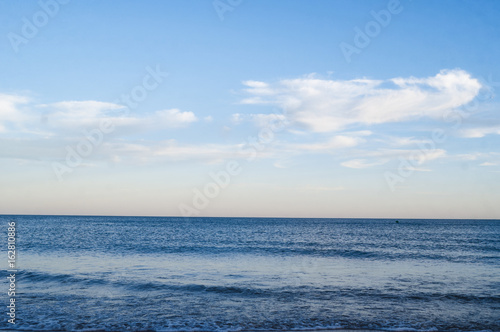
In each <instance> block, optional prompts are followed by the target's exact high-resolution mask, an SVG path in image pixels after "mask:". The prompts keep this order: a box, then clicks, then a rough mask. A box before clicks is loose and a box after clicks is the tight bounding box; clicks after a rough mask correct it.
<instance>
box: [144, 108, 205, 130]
mask: <svg viewBox="0 0 500 332" xmlns="http://www.w3.org/2000/svg"><path fill="white" fill-rule="evenodd" d="M151 120H152V121H153V122H156V121H157V120H158V121H159V122H158V123H159V124H160V125H161V126H165V127H167V128H168V127H184V126H186V125H188V124H190V123H192V122H195V121H197V120H198V119H197V118H196V116H195V115H194V113H193V112H181V111H179V110H178V109H176V108H174V109H170V110H164V111H157V112H155V113H154V115H153V116H152V117H151Z"/></svg>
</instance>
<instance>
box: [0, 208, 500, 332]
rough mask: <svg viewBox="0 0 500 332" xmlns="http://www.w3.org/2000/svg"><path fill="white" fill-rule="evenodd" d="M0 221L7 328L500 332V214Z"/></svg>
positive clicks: (3, 218)
mask: <svg viewBox="0 0 500 332" xmlns="http://www.w3.org/2000/svg"><path fill="white" fill-rule="evenodd" d="M0 221H1V223H0V224H1V225H3V226H2V227H4V231H3V234H4V236H3V239H4V245H2V246H3V247H4V252H6V251H7V229H8V222H11V221H15V227H16V261H15V264H16V266H15V267H16V272H15V288H16V291H15V305H16V307H15V324H12V323H9V321H8V320H9V319H10V318H9V315H8V313H9V308H7V305H8V304H9V301H10V297H9V296H7V293H8V288H9V279H7V278H5V277H3V278H2V279H4V282H3V283H2V285H3V290H2V291H1V293H2V294H4V295H5V296H3V295H2V297H1V298H2V301H3V305H2V307H3V309H2V310H1V311H3V312H2V313H1V314H2V316H3V318H2V322H1V326H0V329H3V330H27V331H54V330H57V331H95V330H98V331H285V330H286V331H290V330H298V331H300V330H325V329H330V330H331V329H375V330H387V331H500V221H499V220H442V219H440V220H423V219H411V220H410V219H399V220H397V221H396V220H395V219H306V218H201V217H200V218H182V217H178V218H176V217H99V216H21V215H17V216H8V215H3V216H0ZM7 261H8V259H7V254H4V255H3V259H2V262H1V266H3V268H2V269H3V272H4V273H3V275H4V276H9V275H10V274H9V272H8V271H7V270H8V269H9V267H8V266H7Z"/></svg>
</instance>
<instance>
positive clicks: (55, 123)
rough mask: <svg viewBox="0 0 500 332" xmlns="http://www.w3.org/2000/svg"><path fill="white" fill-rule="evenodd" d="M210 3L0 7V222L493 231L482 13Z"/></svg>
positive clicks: (499, 137)
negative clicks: (109, 220)
mask: <svg viewBox="0 0 500 332" xmlns="http://www.w3.org/2000/svg"><path fill="white" fill-rule="evenodd" d="M221 1H222V0H221ZM222 3H224V4H225V6H222V7H221V6H220V1H219V2H217V1H215V2H212V1H169V2H161V1H151V2H148V3H137V2H132V1H123V2H121V4H120V6H116V5H115V4H113V3H109V2H86V3H83V2H77V1H72V2H67V3H66V2H63V1H57V0H41V1H40V2H36V1H28V2H23V3H12V2H7V1H0V17H1V18H2V22H5V24H3V25H2V27H1V28H0V32H1V33H0V35H1V36H3V38H2V39H1V41H0V60H1V61H0V73H2V75H1V77H0V170H1V174H2V175H1V176H0V187H1V190H0V214H66V215H123V216H125V215H134V216H181V215H184V216H234V217H237V216H240V217H321V218H328V217H331V218H336V217H338V218H471V219H473V218H477V219H482V218H485V219H499V218H500V206H499V205H498V202H499V201H500V149H499V146H500V108H499V106H500V104H499V102H498V97H497V95H498V91H499V90H500V68H499V66H498V65H497V64H496V61H497V59H498V58H499V56H500V43H499V40H498V36H499V35H500V23H499V22H498V17H500V15H499V14H500V4H499V3H498V2H495V1H477V2H469V1H461V2H458V3H457V2H456V1H441V2H439V3H435V2H427V1H404V0H401V1H395V0H390V1H372V2H351V3H346V2H341V1H323V0H318V1H313V2H306V1H276V2H272V3H270V2H266V1H252V2H250V1H233V2H227V1H222ZM217 4H219V5H217Z"/></svg>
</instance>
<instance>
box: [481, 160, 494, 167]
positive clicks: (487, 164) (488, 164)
mask: <svg viewBox="0 0 500 332" xmlns="http://www.w3.org/2000/svg"><path fill="white" fill-rule="evenodd" d="M497 165H498V164H497V163H492V162H489V161H486V162H484V163H482V164H480V165H479V166H497Z"/></svg>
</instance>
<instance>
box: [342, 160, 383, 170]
mask: <svg viewBox="0 0 500 332" xmlns="http://www.w3.org/2000/svg"><path fill="white" fill-rule="evenodd" d="M385 163H386V161H378V162H371V163H370V162H367V161H366V160H365V159H352V160H348V161H344V162H342V163H341V165H342V166H344V167H348V168H356V169H361V168H368V167H373V166H378V165H383V164H385Z"/></svg>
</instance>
